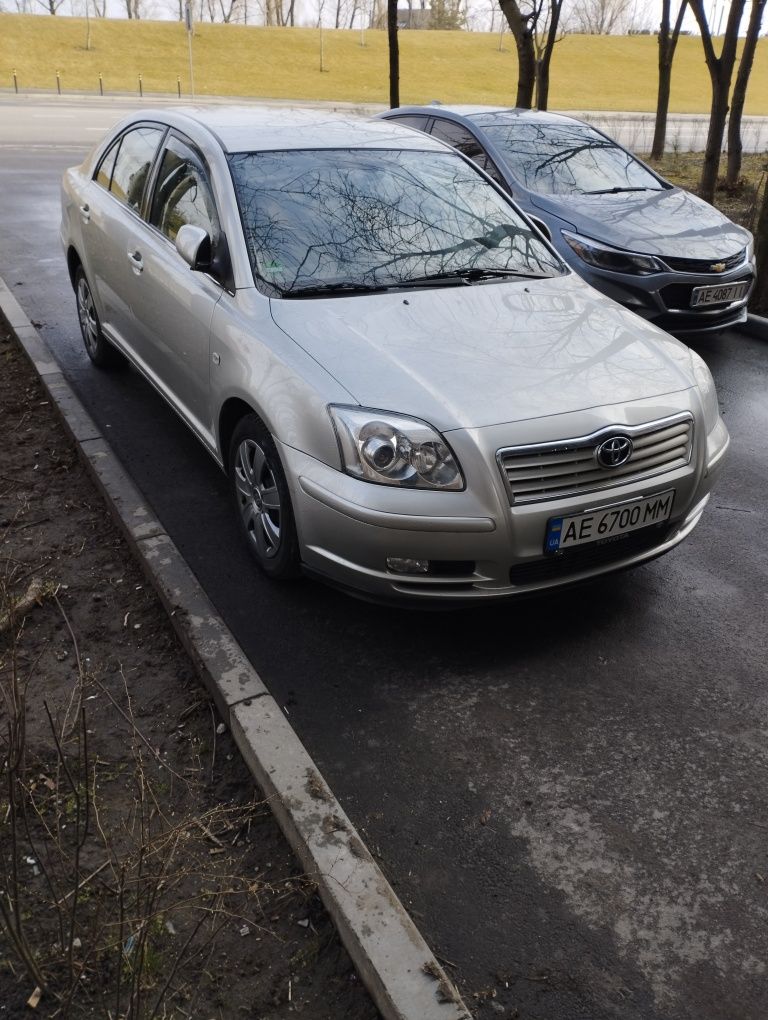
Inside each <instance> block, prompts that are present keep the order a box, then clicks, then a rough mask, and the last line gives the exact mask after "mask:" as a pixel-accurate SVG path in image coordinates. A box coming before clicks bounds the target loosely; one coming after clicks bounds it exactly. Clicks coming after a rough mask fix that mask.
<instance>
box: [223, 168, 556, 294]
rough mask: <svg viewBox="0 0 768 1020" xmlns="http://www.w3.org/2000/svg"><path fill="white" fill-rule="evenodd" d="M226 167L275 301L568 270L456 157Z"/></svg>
mask: <svg viewBox="0 0 768 1020" xmlns="http://www.w3.org/2000/svg"><path fill="white" fill-rule="evenodd" d="M229 161H230V167H231V170H232V177H233V179H234V183H235V191H236V193H237V199H238V203H239V205H240V212H241V215H242V219H243V226H244V229H245V239H246V243H247V246H248V253H249V255H250V259H251V264H252V266H253V272H254V276H255V278H256V281H257V284H258V283H261V284H264V285H267V289H268V290H269V291H270V292H271V293H273V294H275V293H276V294H279V295H281V296H285V297H297V296H300V295H302V294H310V293H315V292H317V291H320V292H328V293H332V292H333V291H338V292H343V291H347V292H349V291H360V292H362V291H365V290H368V291H370V290H378V289H386V288H388V287H402V286H408V285H418V281H422V284H424V285H426V284H427V281H428V280H430V281H437V280H442V282H443V283H446V284H448V285H454V286H462V285H466V284H467V283H469V282H471V281H480V280H483V279H486V278H488V279H494V278H495V277H497V276H498V277H500V278H501V277H503V276H504V275H506V274H507V273H510V274H514V275H521V276H552V275H559V274H560V273H562V272H563V271H564V268H563V265H562V263H561V262H560V261H559V259H558V257H557V256H556V255H554V254H553V253H552V252H551V251H550V250H549V249H548V248H547V246H546V245H545V244H544V243H543V242H542V241H541V240H540V239H539V237H537V236H536V234H534V233H533V232H532V231H531V229H530V228H529V227H528V226H527V225H526V224H525V223H524V222H523V220H522V219H521V218H520V217H519V216H518V214H517V213H516V212H515V210H514V208H513V207H512V206H511V205H509V203H508V202H507V201H506V200H505V199H504V198H503V197H502V196H501V195H500V194H499V193H498V192H497V191H496V190H495V188H493V187H492V185H490V184H489V183H488V182H487V181H486V180H485V179H484V178H483V177H481V176H480V174H479V173H477V172H476V171H475V170H474V169H473V168H472V167H471V166H469V165H468V164H466V163H465V162H464V160H463V159H461V158H460V157H458V156H456V155H454V154H453V153H450V152H445V153H443V152H429V151H416V150H407V151H389V150H382V149H376V150H372V149H354V150H347V149H321V150H311V151H308V150H290V151H286V152H249V153H236V154H234V155H232V156H230V157H229ZM464 274H466V275H464Z"/></svg>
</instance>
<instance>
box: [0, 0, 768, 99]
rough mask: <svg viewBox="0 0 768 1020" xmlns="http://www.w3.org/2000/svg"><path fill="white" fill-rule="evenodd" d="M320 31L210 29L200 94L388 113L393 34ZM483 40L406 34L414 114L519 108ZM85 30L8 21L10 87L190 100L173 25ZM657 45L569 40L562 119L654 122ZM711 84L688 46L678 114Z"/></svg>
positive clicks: (491, 42) (0, 30)
mask: <svg viewBox="0 0 768 1020" xmlns="http://www.w3.org/2000/svg"><path fill="white" fill-rule="evenodd" d="M323 37H324V38H323V45H324V66H325V70H324V71H323V72H321V71H320V36H319V32H318V31H317V30H316V29H309V28H294V29H289V28H252V27H247V28H246V27H244V26H239V25H211V24H205V23H201V24H198V25H197V26H196V28H195V37H194V59H195V85H196V90H197V92H198V93H200V94H210V95H216V94H218V95H237V96H261V97H265V98H284V99H288V98H292V99H303V100H312V99H323V100H338V101H348V102H359V103H384V102H386V101H387V43H386V34H385V33H384V32H374V31H366V33H365V43H366V44H365V46H361V44H360V42H361V40H360V33H359V32H356V31H355V32H348V31H347V32H345V31H329V30H326V31H325V32H324V33H323ZM503 41H504V46H503V49H502V51H500V50H499V36H498V34H494V35H488V34H484V33H479V32H416V31H414V32H401V33H400V47H401V72H400V84H401V101H402V102H403V103H421V102H429V101H430V100H432V99H440V100H442V101H444V102H472V103H492V104H512V103H513V102H514V96H515V88H516V77H517V60H516V57H515V53H514V47H513V46H512V39H511V36H509V35H505V36H504V40H503ZM85 46H86V23H85V20H84V19H81V18H64V17H55V18H53V17H46V16H32V15H18V14H0V87H5V88H8V87H11V86H12V84H13V82H12V72H13V69H14V68H15V69H16V71H17V72H18V77H19V85H20V87H21V88H22V89H30V88H44V89H53V88H55V86H56V79H55V73H56V71H57V70H59V71H60V72H61V77H62V87H63V88H64V90H65V91H66V90H68V89H72V90H81V89H86V90H92V91H94V92H96V91H98V75H99V72H101V73H102V74H103V75H104V87H105V89H106V90H107V91H136V89H137V77H138V75H139V74H141V75H142V78H143V85H144V90H145V91H146V92H175V91H176V76H177V75H178V76H179V77H180V78H181V87H182V90H183V92H184V93H186V94H189V65H188V55H187V37H186V33H185V31H184V27H183V25H181V24H180V23H178V22H168V21H127V20H120V21H118V20H96V19H94V20H92V21H91V48H90V49H89V50H86V48H85ZM656 53H657V44H656V39H655V37H654V36H578V35H572V36H566V38H565V39H563V40H562V42H560V43H558V45H557V47H556V49H555V55H554V58H553V63H552V88H551V94H550V105H551V107H552V108H553V109H571V110H575V109H584V110H637V111H650V110H653V108H654V105H655V89H656ZM708 97H709V79H708V75H707V71H706V67H705V64H704V57H703V53H702V48H701V42H700V40H699V39H698V38H696V37H692V36H685V37H683V38H681V39H680V43H679V46H678V54H677V57H676V64H675V73H674V78H673V89H672V110H673V112H678V113H705V112H707V109H708V105H709V98H708ZM746 112H747V113H748V114H764V115H765V114H768V39H767V38H763V39H761V40H760V42H759V44H758V50H757V54H756V57H755V62H754V70H753V72H752V79H751V83H750V91H749V94H748V97H747V106H746Z"/></svg>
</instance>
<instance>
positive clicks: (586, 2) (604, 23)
mask: <svg viewBox="0 0 768 1020" xmlns="http://www.w3.org/2000/svg"><path fill="white" fill-rule="evenodd" d="M633 10H634V0H577V3H576V5H575V8H574V11H573V14H572V15H571V24H572V26H573V30H574V31H576V32H583V33H584V35H616V34H617V33H619V32H623V31H626V29H627V28H628V27H629V23H630V21H631V20H632V15H633Z"/></svg>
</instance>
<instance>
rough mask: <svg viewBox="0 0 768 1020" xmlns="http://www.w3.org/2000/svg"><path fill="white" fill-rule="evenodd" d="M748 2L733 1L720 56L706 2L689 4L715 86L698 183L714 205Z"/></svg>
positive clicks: (694, 0) (703, 195)
mask: <svg viewBox="0 0 768 1020" xmlns="http://www.w3.org/2000/svg"><path fill="white" fill-rule="evenodd" d="M745 3H746V0H731V6H730V8H729V10H728V20H727V22H726V25H725V33H724V35H723V45H722V49H721V50H720V56H719V57H718V55H717V54H716V53H715V46H714V42H713V39H712V32H711V31H710V27H709V22H708V21H707V15H706V12H705V10H704V0H690V5H691V10H692V11H693V13H694V16H695V18H696V21H697V22H698V25H699V30H700V31H701V42H702V45H703V47H704V59H705V60H706V62H707V70H708V71H709V78H710V81H711V83H712V104H711V106H710V116H709V131H708V133H707V144H706V148H705V150H704V164H703V166H702V170H701V180H700V181H699V194H700V195H701V197H702V198H703V199H706V201H707V202H712V201H714V198H715V187H716V185H717V174H718V171H719V169H720V153H721V151H722V148H723V135H724V134H725V122H726V120H727V118H728V99H729V96H730V91H731V78H732V77H733V66H734V64H735V62H736V44H737V42H738V37H739V25H740V24H741V18H742V15H743V14H744V5H745Z"/></svg>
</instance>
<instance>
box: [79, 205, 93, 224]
mask: <svg viewBox="0 0 768 1020" xmlns="http://www.w3.org/2000/svg"><path fill="white" fill-rule="evenodd" d="M80 215H81V216H82V218H83V223H89V222H90V219H91V207H90V206H89V205H88V204H86V205H81V206H80Z"/></svg>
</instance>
